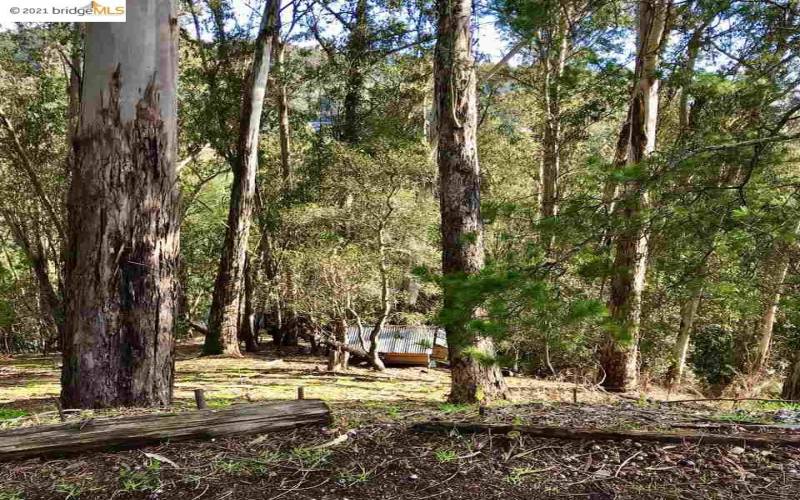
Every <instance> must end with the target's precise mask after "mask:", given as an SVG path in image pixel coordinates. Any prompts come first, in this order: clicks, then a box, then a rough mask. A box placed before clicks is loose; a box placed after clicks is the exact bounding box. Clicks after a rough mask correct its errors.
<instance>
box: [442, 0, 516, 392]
mask: <svg viewBox="0 0 800 500" xmlns="http://www.w3.org/2000/svg"><path fill="white" fill-rule="evenodd" d="M437 7H438V16H439V18H438V28H437V42H436V51H435V59H434V60H435V69H434V85H435V89H434V90H435V92H434V93H435V99H436V116H437V117H438V118H437V120H438V148H437V159H438V165H439V196H440V210H441V217H442V222H441V230H442V271H443V273H444V275H445V276H447V275H451V276H452V275H462V274H463V275H469V274H474V273H477V272H479V271H480V270H481V268H482V267H483V264H484V254H483V225H482V220H481V214H480V166H479V164H478V154H477V153H478V152H477V145H476V129H477V102H476V94H475V92H476V89H475V68H474V60H473V56H472V46H471V35H470V17H471V16H472V3H471V2H470V1H469V0H453V1H440V2H438V6H437ZM453 300H454V299H453V297H452V291H451V290H449V289H448V288H447V287H445V289H444V302H445V307H449V306H452V304H453ZM446 330H447V341H448V344H449V355H450V368H451V377H452V386H451V387H452V388H451V392H450V400H451V401H452V402H457V403H472V402H475V401H478V400H479V399H482V398H483V399H486V400H492V399H496V398H507V397H508V388H507V387H506V385H505V381H504V380H503V375H502V373H501V372H500V369H499V367H498V366H497V365H494V364H492V365H489V366H485V365H482V364H481V363H480V362H479V361H478V359H476V358H475V357H474V356H470V355H468V354H467V353H466V352H465V350H467V349H476V350H481V351H483V352H484V353H486V354H487V355H489V356H491V355H493V354H494V346H493V344H492V341H491V339H488V338H477V337H476V336H475V335H474V334H471V333H470V332H468V331H467V329H466V325H465V324H460V325H449V326H448V327H447V329H446Z"/></svg>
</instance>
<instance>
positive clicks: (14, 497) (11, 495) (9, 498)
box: [0, 489, 25, 500]
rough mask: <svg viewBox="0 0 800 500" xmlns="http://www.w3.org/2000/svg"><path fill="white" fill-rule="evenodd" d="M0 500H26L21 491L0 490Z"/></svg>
mask: <svg viewBox="0 0 800 500" xmlns="http://www.w3.org/2000/svg"><path fill="white" fill-rule="evenodd" d="M0 500H25V497H24V496H23V495H22V491H21V490H6V489H0Z"/></svg>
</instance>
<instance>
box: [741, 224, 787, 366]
mask: <svg viewBox="0 0 800 500" xmlns="http://www.w3.org/2000/svg"><path fill="white" fill-rule="evenodd" d="M799 230H800V225H798V226H796V227H795V233H797V232H798V231H799ZM787 246H788V245H786V243H784V242H783V241H777V242H775V243H774V246H773V249H772V251H771V252H770V253H769V255H768V256H767V259H766V262H765V264H764V265H765V266H766V267H767V269H766V273H765V276H764V281H763V284H764V287H765V288H764V292H763V296H762V299H761V307H762V309H761V315H760V317H759V319H758V321H757V322H756V324H755V328H754V334H755V335H754V337H755V338H756V339H757V345H756V350H755V353H754V355H753V356H752V358H751V363H750V366H748V367H746V369H747V371H748V372H749V373H753V374H755V373H759V372H760V371H762V370H763V369H764V368H765V367H766V366H767V361H768V360H769V353H770V347H771V345H772V329H773V326H774V325H775V315H776V314H777V313H778V303H779V302H780V300H781V292H782V291H783V284H784V281H785V279H786V275H787V273H788V272H789V254H788V250H789V248H787Z"/></svg>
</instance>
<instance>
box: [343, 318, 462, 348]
mask: <svg viewBox="0 0 800 500" xmlns="http://www.w3.org/2000/svg"><path fill="white" fill-rule="evenodd" d="M363 328H364V345H365V346H366V348H367V349H369V346H370V342H369V338H368V337H369V332H371V331H372V326H371V325H364V327H363ZM347 343H348V344H349V345H353V346H359V347H360V346H361V344H360V343H359V341H358V327H357V326H349V327H347ZM434 344H435V345H438V346H442V347H447V339H446V338H445V333H444V330H443V329H442V328H439V327H438V326H397V325H386V326H384V327H383V330H381V333H379V334H378V352H381V353H387V352H402V353H410V354H430V353H431V351H432V349H431V348H432V347H433V345H434Z"/></svg>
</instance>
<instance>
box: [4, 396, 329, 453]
mask: <svg viewBox="0 0 800 500" xmlns="http://www.w3.org/2000/svg"><path fill="white" fill-rule="evenodd" d="M330 419H331V412H330V408H328V405H326V404H325V403H324V402H322V401H320V400H317V399H303V400H293V401H280V402H275V403H262V404H246V405H234V406H232V407H230V408H225V409H220V410H197V411H187V412H181V413H166V414H163V413H162V414H156V415H139V416H133V417H123V418H106V419H96V420H95V419H91V420H87V421H76V422H71V423H65V424H57V425H46V426H34V427H24V428H20V429H13V430H10V431H3V432H0V461H6V460H16V459H22V458H32V457H41V456H51V455H64V454H72V453H81V452H84V451H91V450H105V449H115V448H135V447H139V446H144V445H147V444H153V443H159V442H162V441H167V440H169V441H181V440H188V439H198V438H201V439H206V438H211V437H220V436H231V435H238V434H254V433H263V432H272V431H279V430H284V429H291V428H294V427H298V426H302V425H312V424H314V425H323V424H327V423H330Z"/></svg>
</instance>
